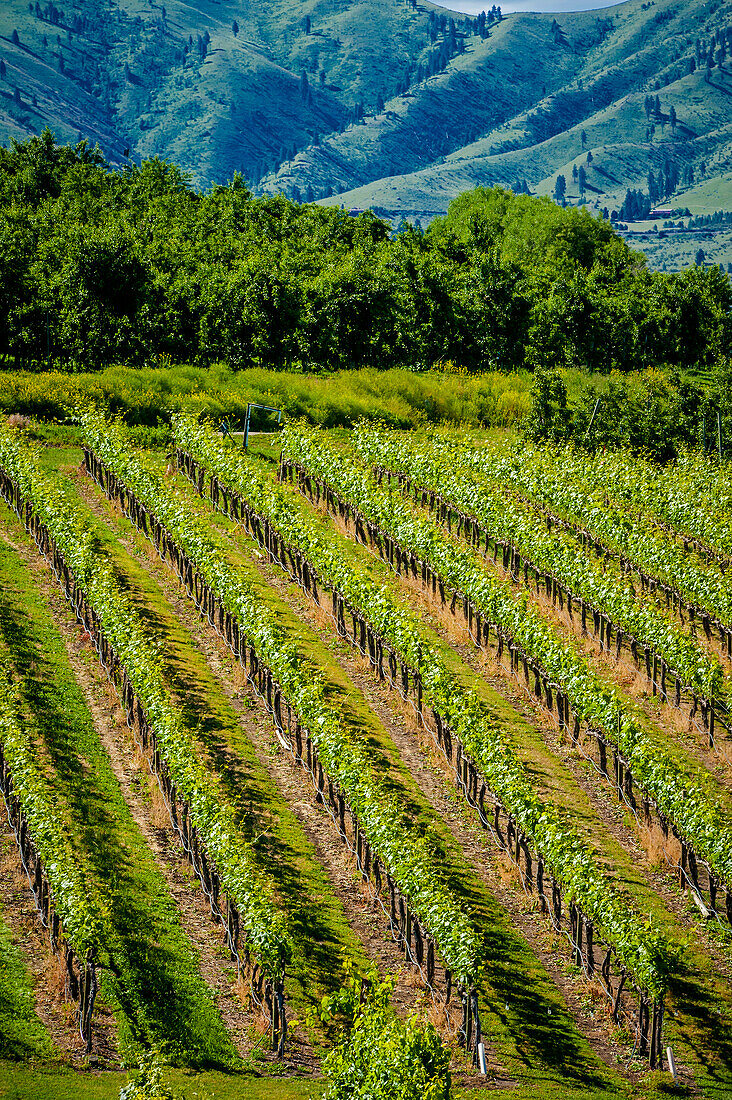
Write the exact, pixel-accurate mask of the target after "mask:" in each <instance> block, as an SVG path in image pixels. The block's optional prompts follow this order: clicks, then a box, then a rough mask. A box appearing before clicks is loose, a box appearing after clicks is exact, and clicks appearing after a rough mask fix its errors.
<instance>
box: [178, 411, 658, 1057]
mask: <svg viewBox="0 0 732 1100" xmlns="http://www.w3.org/2000/svg"><path fill="white" fill-rule="evenodd" d="M174 434H175V438H176V443H177V446H178V464H179V466H180V468H182V469H183V470H184V471H185V473H186V474H187V476H188V477H189V478H190V480H192V481H193V483H194V484H195V485H196V487H197V489H198V490H199V492H201V493H203V492H204V485H207V487H208V492H209V495H210V496H211V499H212V501H213V502H214V503H215V504H216V505H217V506H218V507H219V508H221V510H223V511H224V512H225V513H226V514H228V515H230V516H231V517H232V518H234V519H236V520H237V521H239V522H243V523H244V524H245V526H246V528H247V530H249V531H250V533H251V534H252V535H254V537H255V538H257V540H258V541H259V543H260V545H261V546H262V547H263V548H264V549H266V551H267V553H268V554H269V555H270V557H271V558H272V560H274V561H277V562H278V564H280V565H281V566H282V567H283V568H284V569H286V570H287V572H288V573H289V574H290V575H291V576H292V577H293V579H296V580H297V581H298V582H299V583H300V584H301V586H302V587H303V588H304V589H305V590H306V591H308V592H310V593H311V594H312V595H313V596H314V598H316V599H318V585H320V586H321V587H327V588H328V589H330V590H331V592H332V594H333V607H334V618H335V620H336V623H337V626H338V629H339V633H341V635H342V636H344V637H348V632H347V631H346V628H345V613H346V612H347V613H348V614H349V615H350V617H351V620H352V622H353V630H352V636H351V637H350V638H349V640H350V641H351V642H352V644H354V645H356V646H357V647H358V648H359V649H360V650H361V651H362V652H363V653H364V654H366V653H368V654H369V656H370V657H371V660H372V664H373V665H374V667H375V669H376V670H377V671H381V674H382V675H384V671H383V660H384V657H385V656H386V657H388V661H389V666H388V674H387V678H388V679H389V680H390V681H391V683H392V685H393V686H395V687H397V690H400V691H401V692H402V694H405V693H406V692H407V691H408V687H409V684H410V682H411V684H412V685H413V688H414V695H415V697H416V701H417V702H416V706H417V709H418V712H419V714H420V717H421V720H422V721H423V723H424V724H425V725H426V724H428V720H427V718H426V716H425V714H424V712H423V710H422V706H423V703H424V704H428V705H429V706H430V707H431V708H432V716H433V719H434V724H435V727H436V729H435V732H436V735H437V737H436V739H437V740H438V743H439V744H440V746H441V747H442V748H443V751H444V752H445V755H446V756H447V758H448V759H449V761H450V763H452V762H453V753H452V742H453V738H454V739H455V740H456V742H457V746H456V748H457V752H456V757H455V767H456V771H457V773H458V776H459V777H461V773H466V774H464V776H463V782H462V783H461V786H462V788H463V791H464V793H465V794H466V797H467V798H468V801H470V802H471V804H473V805H475V807H476V809H477V810H478V813H479V815H480V816H481V819H482V821H483V823H484V825H486V827H492V828H493V829H494V833H495V835H496V837H497V838H498V839H499V842H500V838H501V836H502V834H501V831H500V827H499V826H498V820H499V814H500V812H501V810H502V811H503V812H504V813H505V814H506V816H507V818H508V827H507V833H508V834H509V837H511V839H512V840H513V841H514V842H515V852H516V853H519V852H520V850H521V849H523V850H524V852H526V848H527V846H529V845H530V846H531V848H533V849H534V851H535V852H536V853H537V855H536V857H535V859H536V883H537V890H538V893H539V895H540V897H541V898H542V900H543V902H544V905H546V898H545V896H544V874H545V870H546V871H548V872H550V873H551V875H552V876H553V878H554V883H555V884H554V887H553V889H552V897H553V898H555V897H556V893H557V891H559V890H561V889H563V890H564V892H565V894H566V897H567V902H568V906H569V908H570V911H571V909H572V908H574V907H577V908H578V910H579V912H578V914H577V921H576V930H577V932H578V935H577V936H576V938H575V939H574V944H575V950H576V953H577V954H579V952H580V948H581V943H582V932H583V931H584V939H585V943H586V944H587V954H588V956H589V958H590V967H589V969H590V972H592V970H593V969H594V965H593V961H592V956H593V940H594V938H595V935H596V933H598V932H599V934H600V935H601V936H602V937H604V939H605V941H606V942H608V943H610V944H612V945H613V950H614V953H615V954H616V956H617V958H618V959H619V961H620V963H621V965H622V967H623V970H624V971H626V972H627V973H629V974H630V975H631V977H632V978H633V979H634V980H635V982H636V983H637V985H638V987H639V989H640V988H644V989H646V990H649V989H650V990H651V991H652V993H653V995H655V996H658V995H659V994H660V993H661V992H662V990H663V987H664V984H665V980H666V972H667V969H668V959H667V952H666V946H665V944H663V942H662V941H661V940H660V939H659V937H658V936H657V935H656V934H655V933H653V932H652V931H650V930H649V929H648V928H646V927H644V922H642V921H641V920H640V918H639V917H638V915H637V914H636V913H634V912H633V909H632V905H631V903H630V899H629V898H628V897H627V896H625V895H623V894H621V893H618V892H617V890H616V889H615V888H614V886H613V884H612V882H610V881H609V880H608V878H607V876H605V875H604V874H603V873H602V872H601V871H600V870H599V868H598V867H597V865H596V864H595V861H594V859H593V857H592V855H591V853H590V852H589V851H588V850H587V848H586V846H585V845H584V844H583V843H582V841H581V840H580V838H579V837H578V835H577V834H576V832H575V831H574V830H573V829H572V828H571V827H570V826H569V825H568V824H567V822H566V820H565V819H564V818H563V816H562V815H560V814H559V813H558V811H557V808H556V807H555V806H553V805H551V804H545V803H544V802H542V800H541V799H540V798H539V797H538V795H537V794H536V791H535V790H534V789H533V784H532V783H531V780H530V778H529V776H528V775H527V773H526V771H525V769H524V768H523V766H522V765H521V763H520V761H519V760H518V758H517V757H516V755H515V753H514V752H513V750H512V749H511V748H510V747H509V746H507V745H506V743H505V738H504V737H503V735H502V733H501V731H500V730H498V729H496V728H495V726H494V725H493V724H492V723H491V721H490V719H489V718H488V716H487V714H486V713H485V711H484V710H483V708H482V707H481V706H480V704H479V702H478V700H477V699H476V697H475V696H474V695H473V694H472V693H471V692H468V691H465V690H463V689H461V688H460V687H459V686H458V685H456V684H455V682H454V679H453V677H452V676H451V675H450V673H449V671H448V669H447V668H446V667H445V664H444V662H443V660H442V658H441V657H440V655H439V652H438V651H437V650H436V649H435V648H434V647H433V646H431V645H430V644H429V643H428V642H427V641H426V639H425V638H424V637H423V635H422V631H421V629H420V623H419V620H418V618H417V616H416V615H414V614H413V613H412V612H411V611H409V610H408V609H407V608H406V607H405V606H404V605H403V604H402V603H401V602H399V601H397V600H396V599H395V598H394V597H393V596H392V595H391V593H390V592H389V591H388V590H387V589H385V588H384V587H383V586H382V585H380V584H378V583H376V582H374V581H372V580H370V579H369V578H368V576H365V575H364V574H363V572H362V571H360V570H359V569H357V568H356V567H355V566H353V565H352V564H351V563H350V561H349V558H348V556H347V555H344V554H343V552H342V550H341V552H339V550H338V547H337V546H336V545H334V543H333V540H332V537H326V536H325V535H324V534H323V533H321V532H319V531H318V529H317V524H316V523H315V522H314V520H313V519H312V518H310V517H306V516H303V515H302V514H301V513H300V512H298V510H297V509H294V508H293V507H292V500H291V497H290V495H289V493H286V492H283V491H282V490H281V489H278V488H277V487H275V486H274V485H273V484H272V482H271V481H270V480H269V479H268V478H265V477H263V476H262V475H261V474H260V472H259V471H258V469H257V466H256V464H255V463H254V462H252V461H251V460H250V459H248V458H247V456H246V455H244V454H243V452H241V451H239V450H238V449H235V448H234V447H231V446H227V445H226V444H225V443H224V442H223V441H222V440H221V438H220V437H219V436H218V435H217V434H216V433H215V432H214V431H212V430H211V429H210V428H206V427H203V426H201V425H199V424H198V423H197V422H196V421H194V420H193V419H191V418H188V417H185V416H181V417H178V418H176V419H175V420H174ZM207 472H208V476H206V475H207ZM384 650H385V653H384ZM397 672H398V673H399V676H397ZM479 779H480V787H479V783H478V780H479ZM486 788H487V789H486ZM487 793H489V794H490V795H491V796H492V797H493V799H494V800H495V806H494V814H493V821H492V822H491V821H490V817H491V814H490V812H489V811H488V810H487V808H486V807H485V805H484V799H485V797H486V794H487ZM507 847H508V848H509V849H510V848H512V847H513V846H512V845H511V844H510V843H509V844H508V845H507ZM526 856H527V858H528V866H527V874H526V881H527V883H528V884H529V885H531V878H532V875H531V858H530V857H528V853H526ZM519 858H520V857H519ZM555 919H556V913H555ZM583 922H584V929H583V928H582V923H583ZM608 954H609V953H608ZM607 970H608V968H607V966H604V967H603V975H605V976H606V975H607ZM659 1035H660V1031H659ZM641 1045H642V1044H641Z"/></svg>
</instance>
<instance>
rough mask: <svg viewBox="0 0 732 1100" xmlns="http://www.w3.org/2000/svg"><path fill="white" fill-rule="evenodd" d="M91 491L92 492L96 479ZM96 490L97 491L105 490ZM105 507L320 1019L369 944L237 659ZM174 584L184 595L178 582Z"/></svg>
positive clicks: (295, 995)
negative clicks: (235, 695) (298, 809)
mask: <svg viewBox="0 0 732 1100" xmlns="http://www.w3.org/2000/svg"><path fill="white" fill-rule="evenodd" d="M46 456H47V460H48V462H49V464H52V465H55V464H58V465H60V466H61V467H62V468H63V469H64V470H65V471H66V472H68V473H72V474H73V473H74V472H75V469H76V468H77V467H78V459H79V454H78V452H76V451H73V450H63V449H56V448H54V449H49V450H48V451H47V452H46ZM85 487H86V488H89V482H86V484H85ZM91 491H92V492H94V493H96V490H95V489H94V490H91ZM102 499H103V498H101V497H100V501H101V500H102ZM103 508H104V510H105V513H106V523H103V522H101V521H100V520H98V519H96V518H95V517H93V515H92V513H91V511H90V512H89V523H90V526H91V527H93V528H94V530H95V532H96V533H97V534H98V536H99V538H100V541H101V545H102V546H103V547H104V549H105V551H106V553H107V554H108V555H109V558H110V560H111V562H112V564H113V566H114V569H115V571H116V573H117V575H118V577H119V579H120V580H121V582H122V583H123V585H124V586H125V588H126V589H127V591H128V595H129V596H130V598H131V599H132V601H133V604H134V605H135V607H136V609H137V611H138V613H139V614H140V615H141V617H142V618H143V620H144V622H145V624H146V626H147V627H148V629H149V631H150V634H151V636H153V637H155V638H156V640H157V642H158V644H159V645H160V646H161V651H162V655H163V659H164V665H165V671H166V677H167V679H168V682H169V684H170V687H171V689H172V691H173V692H174V693H175V696H176V698H177V699H178V701H179V704H180V707H181V714H182V717H183V719H184V722H185V723H186V725H187V726H188V728H189V729H190V731H191V733H192V734H193V736H194V737H195V738H196V739H197V740H198V742H199V744H200V747H201V752H202V754H203V755H204V756H205V758H207V759H208V761H209V762H210V765H211V767H212V769H215V770H216V772H217V773H218V775H219V776H220V778H221V780H222V785H223V790H224V791H225V794H226V797H227V799H228V800H229V802H230V804H231V805H232V807H233V808H234V810H235V812H236V814H237V820H238V824H239V826H240V828H241V829H242V832H243V834H244V836H245V837H246V838H247V839H249V840H256V844H257V851H258V854H259V857H260V858H261V860H262V862H263V864H264V866H265V867H266V868H267V869H268V870H269V871H270V872H271V873H272V875H273V876H274V877H275V880H276V882H277V884H278V888H279V891H280V896H281V899H282V902H283V905H284V907H285V909H286V910H287V912H288V913H289V915H290V920H291V932H292V935H293V938H294V940H295V948H296V953H295V958H294V959H293V962H292V963H291V965H290V967H289V969H288V975H289V982H288V997H290V998H291V1000H292V1005H291V1009H290V1012H291V1016H297V1017H299V1018H300V1019H301V1020H302V1019H304V1020H308V1021H312V1013H313V1012H316V1011H317V1010H318V1009H319V1008H320V999H321V997H322V996H323V995H324V994H325V993H328V992H332V991H333V990H334V989H335V988H337V987H338V985H339V983H340V980H341V975H342V973H343V961H344V958H345V957H350V958H351V959H352V960H353V961H354V962H355V964H356V965H357V966H358V967H360V968H363V969H365V968H366V966H367V964H366V958H365V955H364V951H363V947H362V945H361V943H360V941H359V940H358V938H357V936H356V935H355V933H354V932H353V930H352V929H351V927H350V925H349V924H348V920H347V917H346V915H345V912H344V909H343V906H342V904H341V902H340V901H339V899H338V898H337V897H336V895H335V892H334V890H333V888H332V886H331V883H330V881H329V879H328V876H327V874H326V872H325V870H324V869H323V867H322V866H321V864H320V862H319V859H318V856H317V853H316V851H315V848H314V846H313V844H312V843H311V842H310V841H309V840H308V838H307V837H306V835H305V833H304V831H303V828H302V826H301V825H300V823H299V821H298V819H297V817H296V816H295V814H294V812H293V810H292V808H291V807H290V806H289V805H288V803H287V801H286V800H285V798H284V797H283V796H282V794H281V793H280V792H279V790H278V788H277V785H276V783H275V781H274V779H273V778H272V777H271V775H270V774H268V772H267V770H266V767H265V766H264V765H263V764H262V763H260V761H259V759H258V757H257V755H256V752H255V749H254V746H253V744H252V742H251V740H250V739H249V737H248V735H247V732H246V728H245V727H243V726H242V722H241V721H240V718H239V716H238V714H237V712H236V711H235V709H234V707H233V705H232V703H231V702H230V701H229V700H228V698H227V697H226V694H225V692H224V690H223V687H222V683H221V681H222V679H224V678H225V679H226V680H227V681H229V682H231V681H232V679H234V678H235V676H236V673H235V667H234V664H233V662H232V661H226V662H225V663H224V664H223V666H222V668H221V669H220V671H219V672H218V674H214V672H213V671H212V670H211V668H210V667H209V666H208V665H207V663H206V658H205V656H204V655H203V653H202V652H201V650H200V648H199V647H198V646H197V644H196V640H195V639H196V637H197V636H198V635H199V634H200V626H199V623H198V613H197V612H195V615H193V616H191V620H190V622H189V623H185V622H183V621H182V620H181V617H180V616H178V615H176V614H175V613H174V612H173V610H172V609H171V607H170V605H169V598H168V595H167V594H166V592H165V591H164V590H163V588H162V587H161V584H160V581H159V580H158V579H156V573H157V574H158V576H160V574H161V573H162V579H163V584H165V583H166V582H167V583H170V577H169V574H167V573H166V571H165V569H164V567H163V566H162V565H160V564H159V563H156V561H155V560H154V559H155V557H156V556H155V554H154V552H151V548H150V544H149V543H147V541H146V540H145V539H144V538H143V536H142V535H140V534H139V533H138V532H137V531H136V530H135V529H134V528H133V527H132V525H131V524H130V523H129V521H128V520H126V519H124V517H121V516H119V515H118V514H116V513H115V512H113V510H112V509H111V508H109V507H108V505H107V502H106V501H104V504H103ZM120 539H125V540H126V541H127V542H128V544H129V547H130V550H132V554H130V553H128V552H127V551H126V549H125V548H124V547H123V546H122V545H121V543H120V541H119V540H120ZM173 587H174V588H175V589H176V591H177V583H176V584H175V585H174V586H173ZM194 610H195V609H194ZM241 694H242V697H243V698H244V701H245V703H246V699H247V698H248V696H247V695H246V693H245V692H242V693H241ZM246 721H247V722H248V721H253V722H257V723H260V722H262V721H263V722H264V723H265V728H266V731H267V736H268V738H269V736H270V730H271V725H270V719H269V718H268V717H267V716H262V714H261V712H254V711H253V712H252V713H251V716H249V715H247V718H246ZM308 1026H311V1025H308ZM311 1037H312V1038H313V1039H314V1040H315V1041H316V1042H319V1041H322V1038H323V1036H322V1032H321V1031H320V1029H319V1028H317V1027H316V1029H315V1033H314V1034H313V1035H312V1036H311Z"/></svg>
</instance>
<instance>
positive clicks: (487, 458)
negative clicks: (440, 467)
mask: <svg viewBox="0 0 732 1100" xmlns="http://www.w3.org/2000/svg"><path fill="white" fill-rule="evenodd" d="M442 446H444V439H437V440H436V441H435V447H436V448H437V449H438V450H439V449H440V448H441V447H442ZM454 458H455V462H456V464H459V465H460V466H461V468H468V467H471V468H473V469H476V470H479V471H480V472H481V473H482V474H483V475H485V476H486V477H488V478H489V479H490V480H492V481H493V482H495V483H496V485H497V486H499V487H503V488H506V489H509V490H511V491H513V492H516V493H518V494H520V495H521V496H524V497H526V498H528V499H529V500H530V501H531V502H533V503H535V504H536V505H538V506H539V507H540V508H541V509H542V510H543V512H544V514H545V518H546V520H547V522H548V523H549V524H551V523H552V522H553V521H555V522H558V523H560V524H562V525H566V526H567V527H568V528H569V529H570V530H571V531H573V532H574V533H575V534H576V535H577V536H578V537H579V538H580V540H581V541H582V542H583V543H584V544H585V545H586V546H589V547H590V548H593V549H594V550H595V551H596V552H597V553H599V554H601V555H606V554H610V555H612V556H614V557H616V558H617V559H618V560H619V561H620V563H621V565H622V567H623V568H624V569H625V570H627V571H628V572H632V573H634V574H635V575H637V576H638V578H639V579H640V582H641V584H642V586H643V587H644V588H646V589H648V590H649V591H651V592H657V591H660V592H661V593H662V594H663V595H664V596H665V598H666V601H667V604H668V605H670V606H673V607H678V608H679V610H683V611H685V612H686V614H688V615H689V617H690V618H691V620H692V622H693V623H695V622H696V621H697V620H700V621H701V623H702V626H703V628H704V630H705V632H706V633H707V634H709V633H710V631H711V627H712V626H714V627H715V628H716V629H717V630H718V631H719V639H720V642H721V644H722V645H723V646H724V648H725V650H726V652H727V655H728V656H732V589H731V588H730V586H729V584H728V583H727V581H726V579H725V576H724V574H723V572H722V571H721V570H720V568H719V566H718V564H717V563H716V562H712V563H709V562H704V561H702V560H701V559H700V558H699V556H698V555H697V554H696V553H687V552H686V551H685V550H684V549H683V547H682V546H681V545H679V542H678V541H677V539H676V537H675V536H674V535H673V534H671V533H669V532H668V531H665V530H663V529H662V528H660V527H658V526H657V525H654V524H653V523H652V522H649V520H648V518H647V517H646V516H644V515H643V514H633V513H631V512H629V510H628V508H627V505H626V504H625V503H623V502H622V501H619V500H616V499H613V498H612V496H608V494H607V492H606V491H605V490H598V489H597V487H596V485H595V484H594V483H593V476H594V470H595V465H591V464H592V463H593V462H594V463H597V461H598V460H597V459H595V460H591V459H589V458H587V457H580V456H577V455H573V454H572V452H571V451H567V450H563V449H554V448H550V447H545V448H528V447H527V448H523V447H522V448H521V449H520V450H519V449H516V448H508V447H506V446H495V447H486V448H472V449H471V448H467V447H463V448H461V447H456V448H455V451H454Z"/></svg>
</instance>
